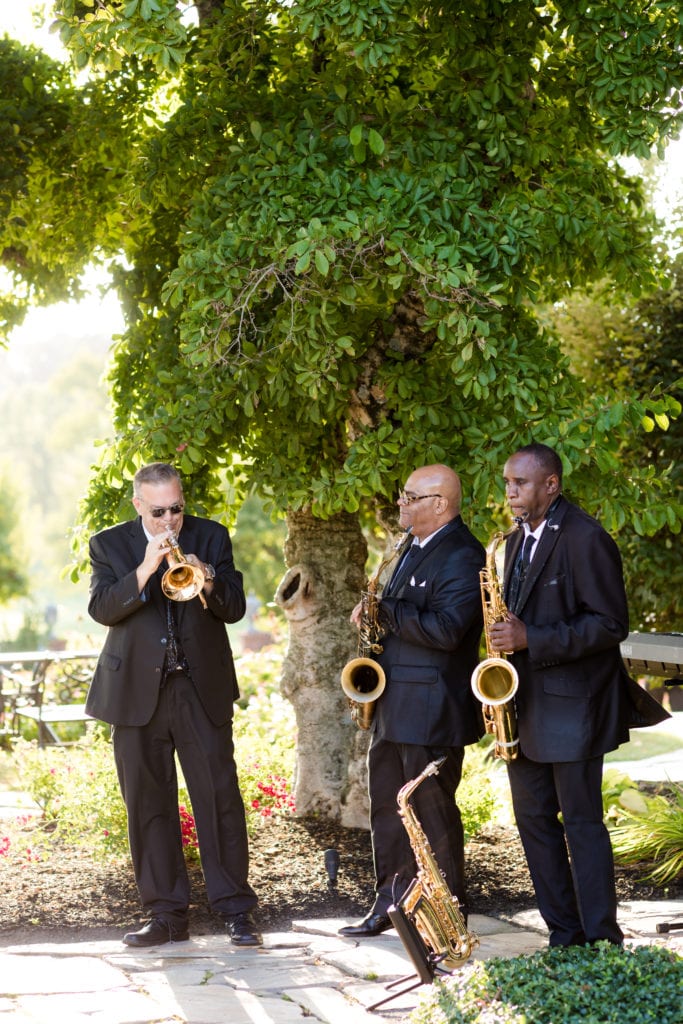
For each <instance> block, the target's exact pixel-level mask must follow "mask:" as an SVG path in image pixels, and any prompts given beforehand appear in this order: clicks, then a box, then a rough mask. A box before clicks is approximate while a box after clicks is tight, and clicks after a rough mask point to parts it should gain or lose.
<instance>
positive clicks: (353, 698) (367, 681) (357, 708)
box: [341, 526, 412, 729]
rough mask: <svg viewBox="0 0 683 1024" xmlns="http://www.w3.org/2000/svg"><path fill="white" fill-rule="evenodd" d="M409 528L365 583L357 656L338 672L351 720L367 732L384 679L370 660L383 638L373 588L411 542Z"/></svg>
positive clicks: (380, 647)
mask: <svg viewBox="0 0 683 1024" xmlns="http://www.w3.org/2000/svg"><path fill="white" fill-rule="evenodd" d="M411 530H412V526H409V527H408V529H407V530H406V532H405V534H404V535H403V536H402V537H401V538H400V539H399V540H398V541H397V543H396V544H395V545H394V547H393V548H392V550H391V552H390V554H389V556H388V557H387V558H384V559H383V560H382V561H381V562H380V564H379V566H378V567H377V571H376V572H375V574H374V576H373V577H372V578H371V579H369V580H368V583H367V586H366V589H365V590H364V591H363V592H362V594H361V613H360V629H359V631H358V657H357V658H352V659H351V661H349V662H347V663H346V665H344V668H343V669H342V674H341V687H342V690H343V691H344V693H345V694H346V696H347V697H348V700H349V707H350V708H351V718H352V719H353V721H354V722H355V723H356V725H357V726H358V727H359V728H360V729H369V728H370V726H371V725H372V719H373V716H374V713H375V701H376V700H377V698H378V697H381V695H382V693H383V692H384V688H385V686H386V683H387V680H386V676H385V674H384V669H383V668H382V666H381V665H379V664H378V663H377V662H376V661H375V660H374V659H373V658H372V657H371V655H372V654H381V653H382V650H383V648H382V644H381V643H380V640H381V639H382V636H383V631H382V627H381V626H380V624H379V616H378V609H379V600H378V597H377V589H378V586H379V578H380V576H381V574H382V573H383V572H384V570H385V569H386V567H387V566H388V565H390V564H391V562H393V560H394V559H395V558H396V557H397V556H398V555H402V554H403V553H404V551H405V550H406V548H407V547H408V545H409V544H410V543H411V542H412V538H411V536H410V532H411Z"/></svg>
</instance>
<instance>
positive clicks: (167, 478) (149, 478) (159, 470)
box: [133, 462, 183, 498]
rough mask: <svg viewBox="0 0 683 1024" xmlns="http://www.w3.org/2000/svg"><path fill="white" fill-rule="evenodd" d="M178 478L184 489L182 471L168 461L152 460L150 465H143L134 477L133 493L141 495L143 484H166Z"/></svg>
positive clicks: (181, 487) (137, 496) (137, 495)
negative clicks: (181, 477)
mask: <svg viewBox="0 0 683 1024" xmlns="http://www.w3.org/2000/svg"><path fill="white" fill-rule="evenodd" d="M174 480H177V481H178V484H179V485H180V490H181V491H182V489H183V482H182V480H181V479H180V473H179V472H178V470H177V469H175V468H174V467H173V466H170V465H169V464H168V462H150V464H149V465H148V466H142V467H141V468H140V469H139V470H138V471H137V473H136V474H135V476H134V477H133V494H134V495H135V497H136V498H139V497H140V485H141V484H166V483H170V482H171V481H174Z"/></svg>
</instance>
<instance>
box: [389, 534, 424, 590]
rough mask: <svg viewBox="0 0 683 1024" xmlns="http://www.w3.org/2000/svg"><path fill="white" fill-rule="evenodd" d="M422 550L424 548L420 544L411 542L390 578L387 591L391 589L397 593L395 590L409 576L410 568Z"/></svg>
mask: <svg viewBox="0 0 683 1024" xmlns="http://www.w3.org/2000/svg"><path fill="white" fill-rule="evenodd" d="M421 550H422V548H421V547H420V545H419V544H411V545H410V547H409V548H408V550H407V551H406V553H405V555H404V556H403V558H402V559H401V561H400V562H399V563H398V565H397V567H396V570H395V572H394V575H393V576H392V577H391V579H390V580H389V583H388V585H387V588H386V589H387V591H391V593H392V594H393V593H395V591H396V590H397V589H398V588H399V587H400V586H402V584H403V581H404V580H405V578H406V577H407V576H408V573H409V572H410V569H411V567H412V562H413V559H414V558H416V557H417V555H419V554H420V551H421Z"/></svg>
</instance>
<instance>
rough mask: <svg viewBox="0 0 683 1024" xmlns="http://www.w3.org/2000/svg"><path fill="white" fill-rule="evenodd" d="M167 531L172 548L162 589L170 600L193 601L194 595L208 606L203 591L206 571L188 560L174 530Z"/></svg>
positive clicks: (168, 556) (162, 581) (163, 577)
mask: <svg viewBox="0 0 683 1024" xmlns="http://www.w3.org/2000/svg"><path fill="white" fill-rule="evenodd" d="M167 532H168V543H169V545H170V548H171V550H170V551H169V553H168V555H167V556H166V559H167V561H168V565H169V567H168V569H167V570H166V572H165V573H164V575H163V576H162V578H161V589H162V590H163V592H164V594H165V595H166V597H167V598H168V599H169V601H191V600H192V598H193V597H198V598H199V600H200V601H201V602H202V605H203V607H204V608H206V607H207V605H206V600H205V598H204V594H203V593H202V587H203V586H204V579H205V577H204V573H203V572H202V570H201V569H199V568H198V567H197V566H196V565H192V563H191V562H188V561H187V559H186V558H185V555H184V554H183V552H182V551H181V550H180V544H179V543H178V538H177V537H176V535H175V534H174V533H173V531H172V530H168V531H167Z"/></svg>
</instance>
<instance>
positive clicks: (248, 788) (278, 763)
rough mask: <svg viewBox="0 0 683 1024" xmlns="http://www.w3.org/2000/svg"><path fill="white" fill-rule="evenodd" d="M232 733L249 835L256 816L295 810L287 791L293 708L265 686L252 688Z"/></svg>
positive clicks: (293, 739) (290, 772)
mask: <svg viewBox="0 0 683 1024" xmlns="http://www.w3.org/2000/svg"><path fill="white" fill-rule="evenodd" d="M233 735H234V739H235V760H236V761H237V768H238V772H239V781H240V790H241V792H242V798H243V800H244V806H245V810H246V812H247V830H248V832H249V834H250V835H251V834H253V831H254V828H255V826H256V822H257V821H258V819H259V818H268V817H271V816H272V815H273V814H277V813H291V812H292V811H294V809H295V808H294V799H293V797H292V793H291V780H292V778H293V775H294V761H295V746H296V719H295V716H294V709H293V708H292V706H291V704H290V703H289V701H287V700H285V699H284V698H283V697H281V696H280V694H279V693H277V692H276V691H274V690H271V689H269V688H268V687H267V686H261V687H259V688H258V689H254V688H252V689H251V696H250V697H249V701H248V703H247V705H246V707H245V708H243V709H241V710H237V711H236V714H235V721H234V725H233Z"/></svg>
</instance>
